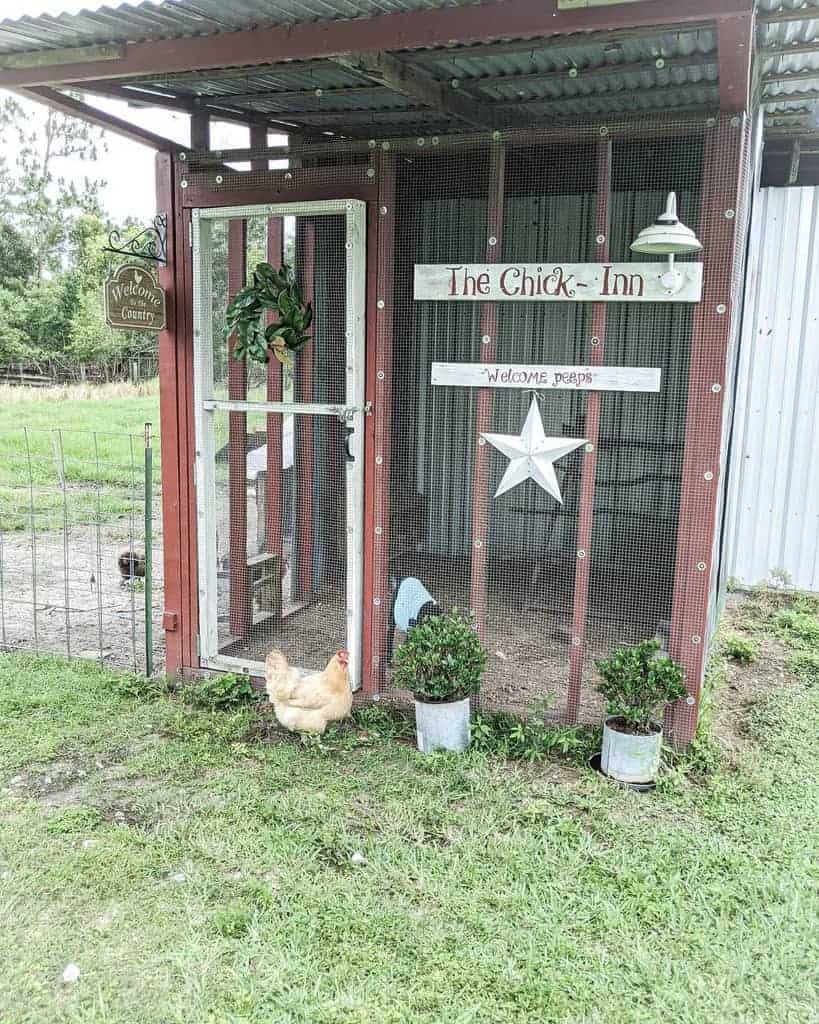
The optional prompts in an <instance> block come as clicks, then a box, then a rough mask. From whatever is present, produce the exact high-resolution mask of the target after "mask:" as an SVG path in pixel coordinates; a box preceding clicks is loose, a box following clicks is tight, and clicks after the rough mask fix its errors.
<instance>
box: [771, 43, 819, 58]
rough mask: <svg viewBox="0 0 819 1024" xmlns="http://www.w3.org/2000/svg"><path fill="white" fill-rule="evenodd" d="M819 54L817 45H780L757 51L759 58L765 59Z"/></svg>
mask: <svg viewBox="0 0 819 1024" xmlns="http://www.w3.org/2000/svg"><path fill="white" fill-rule="evenodd" d="M797 53H798V54H803V53H819V43H817V42H807V43H798V42H794V43H782V44H781V45H779V46H763V47H762V48H761V49H760V51H759V56H760V57H761V58H763V59H764V58H766V57H790V56H792V55H793V54H797Z"/></svg>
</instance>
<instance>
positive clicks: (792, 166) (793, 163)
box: [788, 139, 802, 185]
mask: <svg viewBox="0 0 819 1024" xmlns="http://www.w3.org/2000/svg"><path fill="white" fill-rule="evenodd" d="M801 156H802V145H801V143H800V142H799V139H794V140H793V143H792V145H791V159H790V162H789V164H788V184H789V185H795V184H796V182H797V180H798V178H799V160H800V158H801Z"/></svg>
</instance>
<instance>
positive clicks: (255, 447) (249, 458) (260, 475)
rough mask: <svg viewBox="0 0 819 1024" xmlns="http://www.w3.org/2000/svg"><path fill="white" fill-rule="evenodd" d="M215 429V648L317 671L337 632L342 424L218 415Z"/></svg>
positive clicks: (336, 643)
mask: <svg viewBox="0 0 819 1024" xmlns="http://www.w3.org/2000/svg"><path fill="white" fill-rule="evenodd" d="M231 421H233V422H232V423H231ZM215 436H216V494H215V530H216V537H215V550H216V559H217V579H218V587H217V593H218V649H219V653H220V654H223V655H228V656H230V657H235V658H240V659H242V660H246V661H264V658H265V655H266V654H267V652H268V651H269V650H270V649H271V648H272V647H278V648H280V649H281V650H283V651H284V652H285V654H286V655H287V657H288V658H289V660H290V661H291V662H292V664H294V665H297V666H299V667H301V668H309V669H318V668H323V667H324V665H325V664H326V663H327V661H328V659H329V657H330V655H331V654H332V652H333V651H335V650H336V649H338V648H339V647H343V646H344V645H345V638H346V594H345V590H346V579H347V573H346V515H345V490H344V464H345V454H344V445H345V437H344V426H343V424H342V423H341V422H339V420H338V419H337V418H336V417H333V416H301V415H292V414H288V415H286V414H272V413H271V414H256V413H248V414H244V413H236V412H224V413H222V412H220V413H216V414H215Z"/></svg>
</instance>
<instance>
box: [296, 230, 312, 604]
mask: <svg viewBox="0 0 819 1024" xmlns="http://www.w3.org/2000/svg"><path fill="white" fill-rule="evenodd" d="M302 255H303V260H304V267H303V272H302V294H303V296H304V301H305V303H315V271H316V226H315V224H314V223H313V221H312V220H308V221H307V222H306V223H305V225H304V238H303V240H302ZM315 323H316V321H315V312H314V319H313V327H312V329H311V338H310V341H308V342H307V344H306V345H305V346H304V348H303V349H302V350H301V353H300V354H299V356H298V357H297V360H298V361H297V363H296V366H297V369H298V375H299V395H298V400H299V401H300V402H312V401H313V374H314V373H315V359H316V352H315V348H314V341H313V336H314V334H315ZM297 441H298V444H299V447H300V450H298V451H297V450H296V442H297ZM293 442H294V443H293V461H294V468H295V464H296V463H300V464H301V474H300V491H299V512H298V530H299V543H298V556H299V562H298V568H299V571H298V581H299V597H300V598H301V599H302V600H304V599H306V598H307V597H308V596H309V595H310V593H311V592H312V589H313V480H314V474H315V471H316V468H315V458H314V451H313V420H312V417H310V416H302V417H301V418H300V423H299V430H298V431H296V430H294V432H293Z"/></svg>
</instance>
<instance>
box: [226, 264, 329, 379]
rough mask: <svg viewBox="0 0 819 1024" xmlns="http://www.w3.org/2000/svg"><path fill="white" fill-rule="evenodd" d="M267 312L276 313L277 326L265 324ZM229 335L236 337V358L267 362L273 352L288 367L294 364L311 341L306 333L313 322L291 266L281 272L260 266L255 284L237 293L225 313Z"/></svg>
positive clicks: (254, 272)
mask: <svg viewBox="0 0 819 1024" xmlns="http://www.w3.org/2000/svg"><path fill="white" fill-rule="evenodd" d="M266 313H273V314H275V315H276V316H277V317H278V319H277V320H276V321H275V323H271V324H267V325H265V323H264V315H265V314H266ZM225 318H226V322H227V325H226V334H227V335H228V336H230V335H231V334H235V335H236V337H237V341H236V345H235V346H234V349H233V358H234V359H246V358H250V359H253V360H254V361H255V362H257V363H266V362H268V360H269V359H270V352H272V353H273V355H274V356H275V357H276V358H277V359H278V360H279V362H280V363H283V364H284V365H285V366H292V365H293V353H294V352H300V351H301V350H302V349H303V348H304V346H305V345H306V344H307V342H308V340H309V337H310V336H309V334H308V333H307V331H308V330H309V328H310V324H312V322H313V307H312V306H311V305H310V303H309V302H307V303H305V301H304V298H303V297H302V294H301V289H300V288H299V285H298V282H297V281H296V275H295V273H294V271H293V268H292V267H288V266H287V264H286V263H283V264H282V268H281V270H276V269H274V268H273V267H272V266H271V265H270V264H269V263H259V264H258V265H257V266H256V268H255V270H254V271H253V281H252V283H251V284H249V285H248V286H247V287H246V288H243V289H242V290H241V291H240V292H238V293H237V294H236V295H235V296H234V298H233V300H232V301H231V303H230V305H229V306H228V308H227V311H226V313H225Z"/></svg>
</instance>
